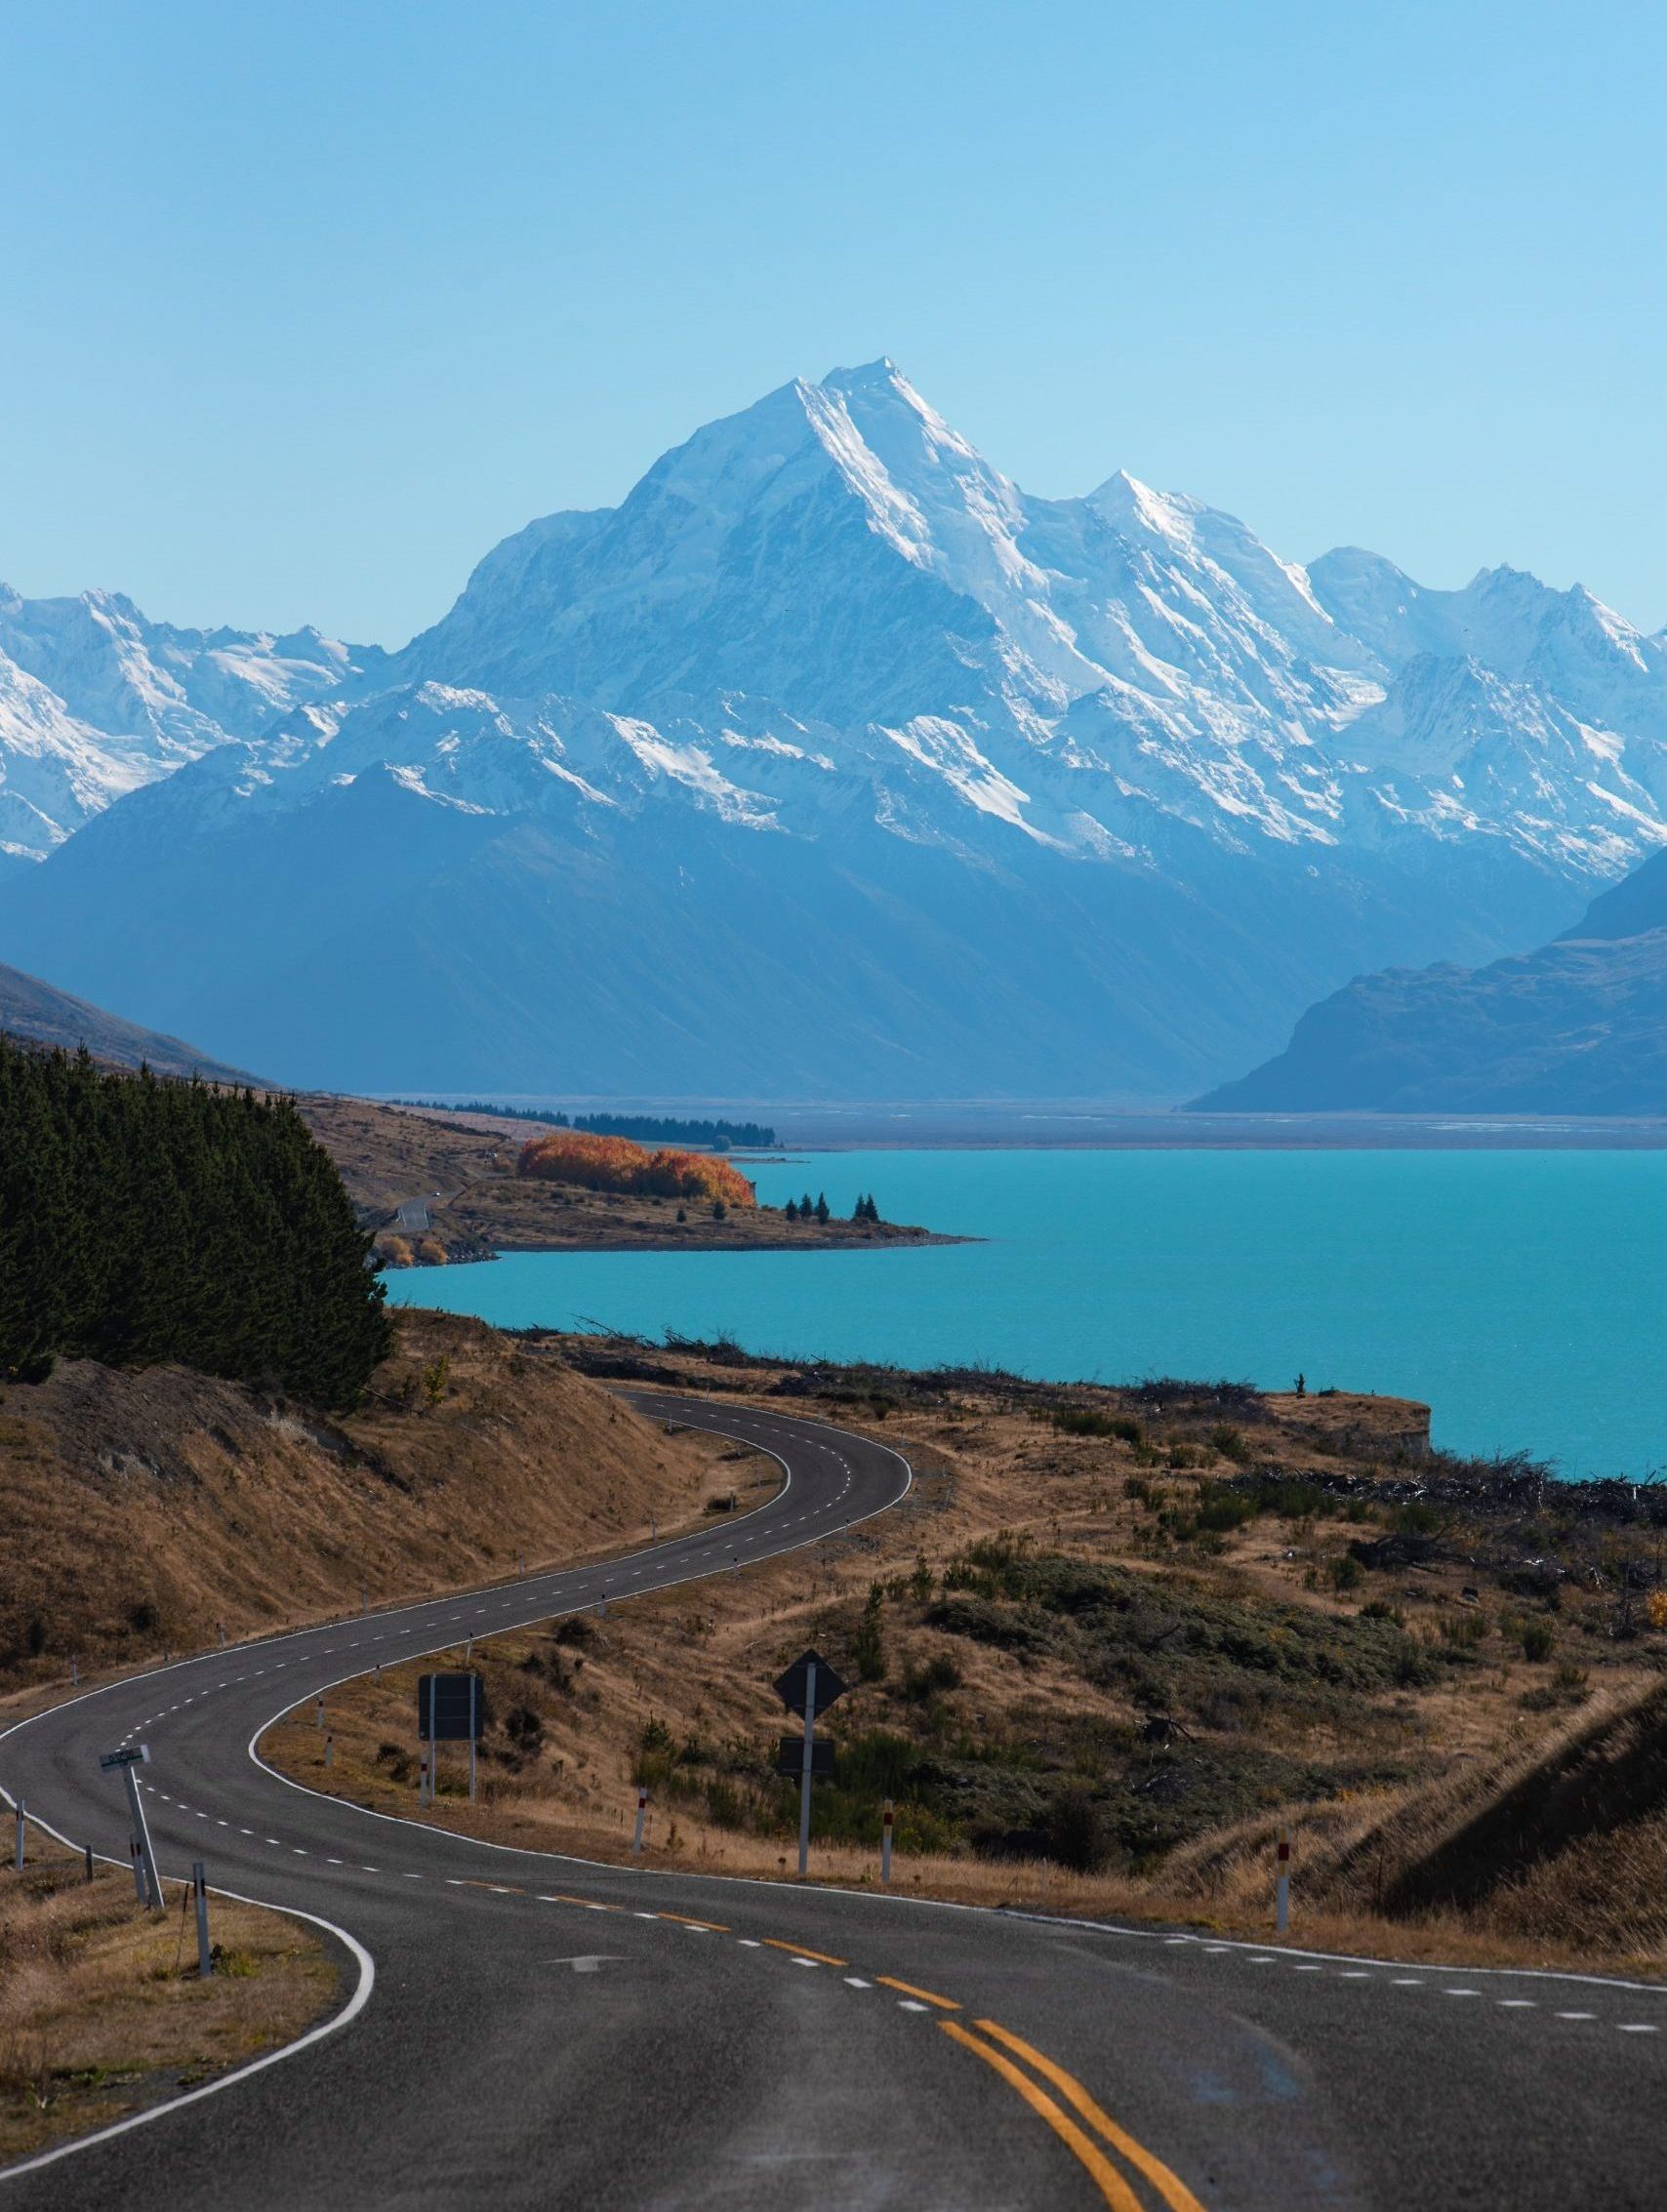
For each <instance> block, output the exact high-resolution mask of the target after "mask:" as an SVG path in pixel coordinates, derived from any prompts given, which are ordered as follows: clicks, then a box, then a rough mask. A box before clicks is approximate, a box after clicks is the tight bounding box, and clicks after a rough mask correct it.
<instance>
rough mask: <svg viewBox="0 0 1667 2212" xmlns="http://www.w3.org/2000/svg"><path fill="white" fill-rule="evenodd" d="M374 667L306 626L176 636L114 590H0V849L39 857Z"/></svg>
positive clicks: (370, 655)
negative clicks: (128, 798) (285, 631)
mask: <svg viewBox="0 0 1667 2212" xmlns="http://www.w3.org/2000/svg"><path fill="white" fill-rule="evenodd" d="M382 659H383V656H382V655H381V654H380V653H378V652H376V651H375V650H374V649H373V650H371V651H369V652H366V651H365V650H363V649H360V648H352V647H347V646H343V645H338V644H336V643H335V642H334V641H333V640H331V639H329V638H325V637H321V636H320V635H319V634H318V632H317V631H316V630H310V629H308V630H302V631H300V632H299V633H298V634H296V635H295V636H292V637H273V636H271V635H270V634H269V633H266V632H253V631H247V630H229V629H220V630H189V629H176V628H175V627H174V626H173V625H172V624H171V623H152V622H147V621H146V620H145V618H144V617H143V616H142V614H141V613H140V611H139V609H138V608H137V607H136V606H135V605H134V604H133V602H132V600H131V599H124V598H123V597H122V596H121V595H120V593H118V592H111V591H84V592H82V593H81V594H80V595H79V596H78V597H75V598H65V599H24V598H22V597H20V595H19V593H17V592H16V591H14V590H12V589H11V588H10V587H9V586H8V585H6V584H3V583H0V852H3V853H7V854H10V855H11V856H13V857H14V858H18V859H44V858H45V856H46V855H47V854H48V853H49V852H51V851H52V850H53V848H54V847H55V846H57V845H60V844H61V843H62V842H63V840H64V838H65V837H67V836H70V835H71V834H72V833H73V832H74V831H75V830H77V829H79V828H80V827H81V826H82V824H84V823H86V822H87V821H89V820H90V819H91V817H92V816H93V815H95V814H99V813H102V810H103V809H104V808H105V807H106V806H108V805H109V804H110V803H111V802H112V800H114V799H117V798H120V797H121V796H122V794H123V793H124V792H126V791H131V790H135V789H137V788H138V787H139V786H140V785H141V784H148V783H153V782H155V780H156V779H157V778H158V777H161V776H166V775H168V774H170V773H171V772H172V771H173V770H174V769H176V768H179V767H181V766H183V763H184V762H186V761H188V760H196V759H198V758H199V757H200V756H201V755H202V754H203V753H205V752H207V751H208V750H209V749H210V747H211V746H214V745H219V744H224V743H225V741H226V739H227V738H228V737H233V736H237V737H248V736H251V735H253V734H254V733H255V732H256V731H258V730H260V729H263V728H264V727H265V726H266V725H267V724H268V723H270V722H273V721H275V720H276V719H277V718H278V717H279V716H280V715H282V714H284V713H285V712H287V711H288V710H289V708H291V707H292V706H294V705H295V704H297V703H298V702H299V701H301V700H304V699H312V698H316V697H318V696H320V695H323V694H329V693H334V692H339V691H340V690H341V689H342V688H343V686H344V685H346V684H348V683H352V682H356V681H360V680H362V679H363V677H364V676H365V674H366V673H367V671H369V670H370V669H372V668H374V667H375V666H377V665H378V664H380V663H381V661H382Z"/></svg>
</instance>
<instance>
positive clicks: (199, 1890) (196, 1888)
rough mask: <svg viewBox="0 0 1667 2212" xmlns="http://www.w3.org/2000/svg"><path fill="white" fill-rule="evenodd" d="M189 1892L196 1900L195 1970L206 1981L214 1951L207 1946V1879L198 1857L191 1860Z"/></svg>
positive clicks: (212, 1968)
mask: <svg viewBox="0 0 1667 2212" xmlns="http://www.w3.org/2000/svg"><path fill="white" fill-rule="evenodd" d="M191 1892H192V1895H193V1896H194V1897H195V1898H196V1901H197V1972H198V1973H199V1974H200V1975H202V1977H203V1978H204V1980H205V1981H206V1980H207V1978H208V1977H209V1975H211V1974H212V1973H213V1972H214V1952H213V1951H212V1950H211V1949H210V1948H209V1932H208V1881H207V1878H206V1876H205V1875H204V1873H203V1863H202V1861H201V1860H200V1859H193V1860H192V1861H191Z"/></svg>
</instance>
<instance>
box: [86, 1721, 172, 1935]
mask: <svg viewBox="0 0 1667 2212" xmlns="http://www.w3.org/2000/svg"><path fill="white" fill-rule="evenodd" d="M149 1760H150V1746H149V1745H148V1744H124V1745H123V1746H122V1749H120V1750H119V1751H106V1752H105V1753H104V1754H103V1756H102V1758H101V1759H100V1761H99V1764H100V1766H101V1767H103V1768H106V1769H107V1768H110V1767H118V1766H119V1767H120V1768H121V1770H122V1780H123V1781H124V1782H125V1783H126V1784H127V1809H128V1818H129V1820H130V1821H131V1822H132V1824H133V1886H134V1890H135V1893H136V1895H137V1896H138V1898H139V1902H140V1903H141V1905H142V1904H144V1902H145V1892H146V1890H148V1891H149V1902H150V1904H151V1905H152V1906H153V1907H154V1908H155V1910H157V1911H158V1912H160V1911H161V1910H162V1876H161V1875H160V1874H159V1873H158V1872H157V1871H156V1853H155V1851H154V1849H153V1848H152V1846H151V1841H150V1830H149V1827H148V1826H147V1825H146V1822H145V1818H144V1803H143V1800H142V1798H141V1796H140V1794H139V1776H138V1775H137V1774H136V1773H135V1772H134V1769H135V1768H136V1767H139V1766H145V1765H148V1763H149Z"/></svg>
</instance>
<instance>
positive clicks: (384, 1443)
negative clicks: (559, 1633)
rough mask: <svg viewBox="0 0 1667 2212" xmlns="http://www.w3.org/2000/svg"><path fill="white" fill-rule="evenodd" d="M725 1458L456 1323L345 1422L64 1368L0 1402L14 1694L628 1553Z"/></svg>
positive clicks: (396, 1369) (1, 1604)
mask: <svg viewBox="0 0 1667 2212" xmlns="http://www.w3.org/2000/svg"><path fill="white" fill-rule="evenodd" d="M724 1450H725V1447H724V1446H722V1445H721V1444H719V1443H717V1442H714V1441H712V1440H711V1439H708V1438H705V1437H699V1436H695V1435H692V1434H683V1435H679V1436H675V1437H673V1436H669V1435H667V1434H666V1433H665V1432H664V1429H663V1428H661V1427H659V1426H657V1425H655V1424H652V1423H648V1422H644V1421H640V1420H638V1418H637V1417H636V1416H635V1415H634V1414H633V1413H632V1412H631V1411H630V1408H629V1407H627V1406H626V1405H624V1404H622V1403H621V1402H620V1401H619V1399H618V1398H617V1397H615V1396H614V1395H613V1394H612V1393H610V1392H608V1391H606V1390H604V1389H602V1388H599V1387H598V1386H597V1385H595V1384H593V1383H590V1382H589V1381H587V1380H586V1379H585V1378H583V1377H582V1376H578V1375H575V1374H573V1373H571V1372H569V1370H568V1369H566V1368H565V1367H563V1366H562V1365H561V1364H560V1363H559V1362H558V1361H556V1360H552V1359H549V1358H540V1357H538V1356H535V1355H530V1354H524V1353H523V1352H522V1351H521V1349H520V1348H519V1347H517V1346H516V1345H515V1344H514V1343H513V1342H512V1341H511V1340H510V1339H508V1338H507V1337H503V1336H500V1335H499V1334H497V1333H496V1332H495V1331H493V1330H491V1329H488V1328H486V1327H485V1326H484V1325H483V1324H482V1323H480V1322H477V1321H471V1320H468V1319H463V1318H457V1317H453V1316H450V1315H444V1314H437V1313H421V1312H406V1313H402V1314H401V1315H400V1316H399V1317H398V1341H397V1345H396V1348H395V1351H394V1353H393V1356H392V1357H391V1358H390V1359H388V1360H387V1361H386V1362H385V1363H384V1365H383V1366H382V1367H380V1368H379V1369H378V1370H377V1372H376V1374H375V1376H374V1377H373V1378H372V1381H371V1386H370V1388H369V1390H368V1392H367V1394H366V1399H365V1403H364V1405H363V1407H362V1408H361V1410H360V1411H359V1412H358V1413H355V1414H352V1415H348V1416H346V1417H344V1418H342V1419H340V1420H336V1421H324V1420H321V1419H319V1418H317V1417H315V1416H313V1415H311V1414H309V1413H307V1412H306V1410H305V1408H301V1407H295V1406H286V1405H283V1404H281V1403H279V1402H277V1401H274V1400H269V1399H266V1398H264V1397H263V1395H262V1394H261V1393H260V1392H257V1391H254V1390H251V1389H248V1388H244V1387H243V1386H242V1385H240V1384H236V1383H229V1382H221V1381H217V1380H215V1379H214V1378H212V1377H208V1376H202V1375H197V1374H192V1373H190V1372H188V1371H187V1370H185V1369H183V1368H172V1367H169V1368H149V1369H146V1370H143V1371H142V1372H139V1373H129V1372H125V1371H115V1370H111V1369H108V1368H102V1367H99V1366H96V1365H94V1364H93V1363H92V1362H90V1361H64V1362H61V1364H60V1366H59V1367H58V1369H57V1371H56V1372H55V1373H54V1374H53V1376H52V1377H51V1378H50V1380H49V1381H47V1382H46V1383H43V1384H40V1385H38V1386H35V1387H32V1388H30V1387H25V1386H22V1385H17V1384H14V1385H9V1386H7V1387H6V1388H4V1390H3V1391H0V1486H3V1489H4V1494H5V1498H6V1515H7V1530H6V1543H5V1553H4V1566H3V1570H0V1689H4V1688H5V1687H6V1686H8V1685H10V1686H13V1687H20V1686H26V1685H31V1684H32V1685H36V1686H42V1687H44V1686H46V1685H52V1686H53V1687H54V1689H55V1690H56V1689H58V1688H61V1686H62V1685H64V1684H65V1682H66V1680H67V1677H68V1673H69V1663H70V1659H71V1657H72V1656H73V1657H75V1658H77V1659H78V1660H79V1664H80V1670H81V1675H82V1679H83V1680H86V1679H88V1678H89V1676H90V1674H92V1673H93V1672H95V1671H96V1670H97V1669H100V1668H102V1667H108V1666H111V1665H122V1664H127V1665H134V1664H149V1663H151V1662H153V1661H155V1660H157V1659H160V1658H162V1657H163V1656H164V1655H165V1654H168V1653H179V1652H183V1651H190V1650H201V1649H203V1648H206V1647H209V1646H212V1645H213V1644H214V1643H215V1641H216V1640H217V1637H218V1635H219V1633H220V1631H221V1629H222V1628H224V1632H225V1634H226V1636H227V1638H228V1639H230V1640H235V1639H236V1638H238V1637H239V1636H245V1635H251V1634H258V1633H261V1632H264V1631H265V1630H269V1629H277V1628H282V1627H289V1626H294V1625H297V1624H299V1623H302V1622H305V1621H307V1620H310V1619H321V1618H327V1617H329V1616H331V1615H333V1614H339V1613H343V1612H350V1611H357V1610H358V1608H359V1605H360V1602H361V1592H363V1593H364V1594H365V1596H366V1597H368V1600H369V1602H370V1603H371V1604H372V1605H376V1604H381V1603H385V1602H387V1601H390V1600H395V1599H400V1598H409V1597H412V1596H417V1595H420V1594H424V1593H426V1592H427V1591H431V1590H435V1589H450V1588H452V1587H453V1586H455V1585H456V1584H458V1583H467V1582H471V1581H487V1580H490V1579H491V1578H492V1577H494V1576H496V1575H502V1574H510V1573H513V1572H515V1571H516V1568H517V1562H518V1561H524V1562H525V1564H526V1565H527V1566H529V1567H531V1566H534V1565H537V1564H539V1563H542V1562H544V1561H547V1560H557V1559H559V1560H567V1559H571V1558H575V1557H583V1556H586V1555H588V1554H590V1553H593V1552H595V1551H598V1550H606V1549H612V1548H618V1547H620V1546H622V1545H627V1544H631V1543H634V1542H637V1541H639V1540H640V1539H643V1538H645V1537H646V1536H647V1535H648V1533H649V1530H650V1527H651V1526H652V1525H653V1523H654V1521H655V1519H656V1518H658V1523H659V1526H660V1527H661V1529H662V1530H665V1529H666V1528H668V1527H669V1526H671V1525H673V1524H675V1523H676V1522H677V1521H679V1520H681V1519H690V1518H694V1517H698V1514H699V1511H700V1508H701V1505H702V1502H703V1500H704V1498H705V1497H706V1496H707V1495H708V1494H709V1493H712V1492H714V1491H716V1490H717V1489H718V1488H720V1487H722V1488H725V1489H726V1488H727V1487H728V1484H729V1482H730V1480H732V1479H733V1474H732V1470H731V1469H730V1468H728V1466H727V1464H726V1463H725V1462H724V1461H723V1457H722V1455H723V1452H724Z"/></svg>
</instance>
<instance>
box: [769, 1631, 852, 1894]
mask: <svg viewBox="0 0 1667 2212" xmlns="http://www.w3.org/2000/svg"><path fill="white" fill-rule="evenodd" d="M848 1687H849V1685H848V1684H847V1683H844V1682H841V1681H840V1679H839V1677H838V1675H837V1674H835V1673H834V1669H833V1668H832V1667H830V1666H829V1664H828V1662H827V1660H825V1659H824V1658H823V1657H822V1655H821V1653H820V1652H815V1651H807V1652H806V1653H805V1655H804V1657H803V1658H802V1659H795V1660H794V1661H793V1665H792V1666H791V1667H790V1668H789V1669H788V1670H787V1672H786V1673H785V1674H782V1675H779V1676H778V1677H777V1680H776V1695H777V1697H779V1698H780V1699H781V1701H782V1703H783V1705H785V1706H786V1707H787V1709H788V1710H789V1712H802V1713H803V1714H804V1739H803V1742H802V1743H801V1744H799V1745H798V1746H797V1747H796V1749H797V1750H798V1754H799V1770H798V1776H799V1779H798V1870H799V1873H800V1874H801V1875H803V1874H805V1873H807V1872H808V1871H809V1869H810V1781H811V1777H812V1775H814V1774H815V1773H816V1772H817V1771H818V1762H817V1757H816V1754H817V1751H818V1750H819V1749H820V1750H822V1752H823V1762H822V1765H821V1772H822V1773H823V1774H824V1775H826V1774H829V1773H831V1772H832V1771H833V1765H834V1747H833V1745H832V1744H829V1745H826V1746H819V1745H818V1744H817V1741H816V1716H817V1714H818V1713H821V1712H826V1711H827V1710H828V1709H829V1707H830V1706H834V1705H837V1704H838V1702H839V1700H840V1699H841V1698H842V1697H843V1696H844V1695H845V1691H846V1689H847V1688H848ZM781 1748H782V1751H783V1754H784V1755H786V1754H788V1753H789V1751H790V1749H792V1748H794V1747H793V1739H792V1737H783V1739H782V1747H781ZM788 1771H789V1772H790V1773H791V1772H792V1771H793V1770H792V1767H791V1766H790V1767H789V1769H788Z"/></svg>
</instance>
